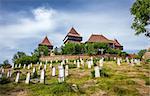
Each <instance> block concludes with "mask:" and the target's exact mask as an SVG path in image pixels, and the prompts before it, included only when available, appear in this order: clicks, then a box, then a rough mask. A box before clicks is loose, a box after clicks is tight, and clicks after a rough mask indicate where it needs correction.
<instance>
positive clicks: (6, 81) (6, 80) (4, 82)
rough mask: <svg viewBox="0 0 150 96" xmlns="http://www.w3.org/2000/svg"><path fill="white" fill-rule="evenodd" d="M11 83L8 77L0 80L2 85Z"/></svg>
mask: <svg viewBox="0 0 150 96" xmlns="http://www.w3.org/2000/svg"><path fill="white" fill-rule="evenodd" d="M9 82H10V79H9V78H7V77H6V76H3V77H2V78H1V79H0V84H7V83H9Z"/></svg>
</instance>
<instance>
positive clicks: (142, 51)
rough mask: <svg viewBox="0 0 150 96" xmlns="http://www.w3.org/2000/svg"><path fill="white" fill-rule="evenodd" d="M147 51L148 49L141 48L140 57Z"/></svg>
mask: <svg viewBox="0 0 150 96" xmlns="http://www.w3.org/2000/svg"><path fill="white" fill-rule="evenodd" d="M145 52H147V50H146V49H143V50H140V51H139V52H138V55H139V56H140V58H141V57H142V56H143V55H144V54H145Z"/></svg>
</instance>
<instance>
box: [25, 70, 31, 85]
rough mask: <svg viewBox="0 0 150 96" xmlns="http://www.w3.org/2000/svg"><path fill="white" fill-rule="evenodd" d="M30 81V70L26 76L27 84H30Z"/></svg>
mask: <svg viewBox="0 0 150 96" xmlns="http://www.w3.org/2000/svg"><path fill="white" fill-rule="evenodd" d="M29 83H30V73H29V72H28V73H27V76H26V81H25V84H29Z"/></svg>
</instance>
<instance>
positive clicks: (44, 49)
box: [32, 46, 49, 57]
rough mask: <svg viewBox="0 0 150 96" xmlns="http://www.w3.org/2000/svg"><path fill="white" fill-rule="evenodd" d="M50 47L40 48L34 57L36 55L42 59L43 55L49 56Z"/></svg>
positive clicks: (35, 51) (36, 50)
mask: <svg viewBox="0 0 150 96" xmlns="http://www.w3.org/2000/svg"><path fill="white" fill-rule="evenodd" d="M48 52H49V50H48V47H47V46H39V47H38V48H36V49H35V50H34V53H32V55H36V56H37V57H40V56H41V55H44V56H48Z"/></svg>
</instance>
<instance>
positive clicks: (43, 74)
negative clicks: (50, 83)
mask: <svg viewBox="0 0 150 96" xmlns="http://www.w3.org/2000/svg"><path fill="white" fill-rule="evenodd" d="M40 83H43V84H45V70H44V69H42V70H41V77H40Z"/></svg>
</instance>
